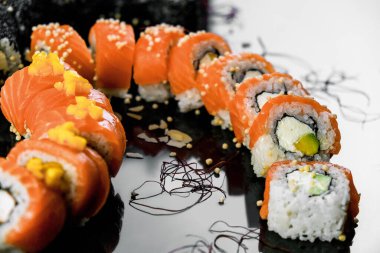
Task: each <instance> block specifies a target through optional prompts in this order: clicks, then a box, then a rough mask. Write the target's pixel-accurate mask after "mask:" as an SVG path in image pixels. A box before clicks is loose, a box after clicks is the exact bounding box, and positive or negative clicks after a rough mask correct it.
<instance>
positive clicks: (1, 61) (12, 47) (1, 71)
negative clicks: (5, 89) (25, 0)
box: [0, 5, 23, 87]
mask: <svg viewBox="0 0 380 253" xmlns="http://www.w3.org/2000/svg"><path fill="white" fill-rule="evenodd" d="M10 8H12V9H13V7H10ZM9 10H10V9H9V7H7V8H5V7H3V6H1V5H0V87H1V86H2V85H3V84H4V82H5V80H6V79H7V77H8V76H10V75H11V74H12V73H14V72H16V71H17V70H19V69H20V68H22V67H23V65H22V62H21V54H20V52H19V47H18V43H17V29H16V27H15V20H14V19H13V16H12V15H11V13H10V12H9Z"/></svg>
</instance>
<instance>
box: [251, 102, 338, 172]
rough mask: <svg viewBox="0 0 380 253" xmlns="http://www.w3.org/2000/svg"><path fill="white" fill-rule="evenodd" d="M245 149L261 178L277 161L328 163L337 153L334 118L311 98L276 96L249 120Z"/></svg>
mask: <svg viewBox="0 0 380 253" xmlns="http://www.w3.org/2000/svg"><path fill="white" fill-rule="evenodd" d="M249 149H250V150H251V153H252V161H251V163H252V166H253V170H254V172H255V173H256V175H257V176H258V177H265V176H266V173H267V171H268V169H269V167H270V166H271V165H272V163H274V162H277V161H282V160H302V161H329V160H330V157H331V156H332V155H333V154H338V153H339V151H340V131H339V128H338V123H337V121H336V116H335V115H333V114H332V113H331V112H330V110H329V109H327V107H325V106H322V105H321V104H319V103H318V102H317V101H315V100H314V99H312V98H307V97H299V96H294V95H279V96H277V97H274V98H272V99H270V100H269V101H268V102H266V103H265V104H264V106H263V107H262V108H261V112H260V113H259V114H257V117H256V119H255V120H254V121H253V124H252V126H251V127H250V129H249Z"/></svg>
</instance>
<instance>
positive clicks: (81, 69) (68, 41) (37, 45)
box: [30, 23, 95, 82]
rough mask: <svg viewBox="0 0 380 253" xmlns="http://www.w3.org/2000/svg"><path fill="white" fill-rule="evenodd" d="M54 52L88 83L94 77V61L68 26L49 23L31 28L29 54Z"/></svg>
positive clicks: (83, 43) (81, 40) (85, 46)
mask: <svg viewBox="0 0 380 253" xmlns="http://www.w3.org/2000/svg"><path fill="white" fill-rule="evenodd" d="M36 51H45V52H55V53H57V54H58V56H59V58H60V59H62V60H63V61H64V62H65V63H67V64H68V65H70V66H71V67H72V68H73V69H75V70H76V71H77V72H78V73H79V74H80V75H81V76H83V77H84V78H86V79H87V80H89V81H90V82H91V81H92V80H93V77H94V68H95V66H94V61H93V59H92V58H91V53H90V50H89V49H88V48H87V45H86V42H85V41H84V40H83V39H82V37H81V36H80V35H79V34H78V33H77V32H76V31H75V30H74V29H73V28H72V27H71V26H69V25H59V24H58V23H50V24H47V25H38V26H35V27H34V28H33V33H32V36H31V44H30V53H31V55H33V54H34V53H35V52H36Z"/></svg>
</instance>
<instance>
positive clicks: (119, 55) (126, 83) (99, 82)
mask: <svg viewBox="0 0 380 253" xmlns="http://www.w3.org/2000/svg"><path fill="white" fill-rule="evenodd" d="M88 40H89V42H90V45H91V48H92V50H93V53H94V55H95V57H94V58H95V63H96V67H95V72H96V86H97V88H100V89H101V90H103V91H104V92H106V93H108V94H110V95H115V96H124V95H125V94H126V92H127V91H128V89H129V87H130V82H131V77H132V65H133V56H134V50H135V36H134V32H133V28H132V27H131V26H130V25H126V24H125V23H124V22H120V21H118V20H114V19H107V20H105V19H99V20H98V21H97V22H96V23H95V24H94V25H93V26H92V28H91V30H90V34H89V38H88Z"/></svg>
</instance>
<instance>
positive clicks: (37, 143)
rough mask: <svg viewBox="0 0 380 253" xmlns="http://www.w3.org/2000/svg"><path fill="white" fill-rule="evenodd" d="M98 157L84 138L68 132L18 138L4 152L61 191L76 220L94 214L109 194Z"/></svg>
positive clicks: (108, 185)
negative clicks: (44, 137) (49, 137)
mask: <svg viewBox="0 0 380 253" xmlns="http://www.w3.org/2000/svg"><path fill="white" fill-rule="evenodd" d="M61 133H62V131H61ZM60 141H62V142H61V143H60ZM57 142H58V143H57ZM62 143H64V144H65V145H62ZM101 159H102V158H101V157H100V156H99V155H98V154H97V153H95V152H93V151H91V150H89V149H88V148H87V147H86V142H85V141H84V139H83V138H81V137H79V136H75V135H69V134H68V133H67V132H66V133H63V134H61V136H60V138H53V137H51V139H45V140H24V141H21V142H19V143H17V144H16V146H15V147H14V148H13V149H12V150H11V151H10V152H9V155H8V156H7V160H9V161H10V162H13V163H14V164H16V165H17V166H20V167H23V168H24V169H26V170H28V171H30V172H31V173H32V174H33V175H34V176H35V177H36V178H38V179H39V180H40V181H41V182H44V184H45V185H46V186H47V187H48V188H50V189H53V190H55V191H58V192H61V193H62V194H63V195H64V196H65V198H66V202H67V204H68V206H69V210H70V214H71V216H72V218H73V219H74V220H75V221H79V220H81V219H82V218H89V217H92V216H94V215H95V214H96V213H97V212H98V211H99V210H100V208H101V206H102V205H103V204H104V203H105V200H106V198H107V196H108V192H109V187H110V183H109V176H108V171H107V167H106V165H105V163H104V161H103V162H101V161H102V160H101Z"/></svg>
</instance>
